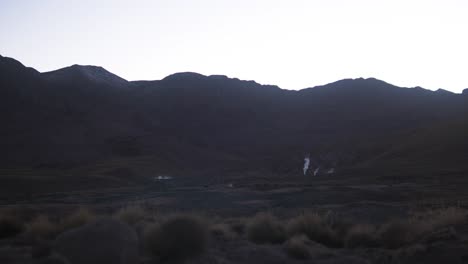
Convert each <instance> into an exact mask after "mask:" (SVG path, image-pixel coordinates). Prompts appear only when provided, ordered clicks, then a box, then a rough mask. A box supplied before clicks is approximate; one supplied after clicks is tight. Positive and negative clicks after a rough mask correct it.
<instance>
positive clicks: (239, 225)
mask: <svg viewBox="0 0 468 264" xmlns="http://www.w3.org/2000/svg"><path fill="white" fill-rule="evenodd" d="M246 222H247V219H245V218H231V219H228V220H226V223H227V224H228V225H229V226H230V227H231V229H232V231H234V232H235V233H236V234H238V235H243V234H244V233H245V229H246Z"/></svg>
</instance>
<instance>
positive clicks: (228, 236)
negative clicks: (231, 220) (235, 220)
mask: <svg viewBox="0 0 468 264" xmlns="http://www.w3.org/2000/svg"><path fill="white" fill-rule="evenodd" d="M211 234H212V235H213V236H214V237H215V238H218V239H222V240H232V239H234V238H236V236H237V234H236V233H235V232H234V231H233V230H232V229H231V226H229V225H228V224H223V223H220V224H214V225H212V226H211Z"/></svg>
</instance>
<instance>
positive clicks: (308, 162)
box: [303, 155, 310, 175]
mask: <svg viewBox="0 0 468 264" xmlns="http://www.w3.org/2000/svg"><path fill="white" fill-rule="evenodd" d="M309 164H310V157H309V156H308V155H307V156H306V157H305V158H304V168H303V170H304V175H306V173H307V170H308V169H309Z"/></svg>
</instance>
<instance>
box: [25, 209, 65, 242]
mask: <svg viewBox="0 0 468 264" xmlns="http://www.w3.org/2000/svg"><path fill="white" fill-rule="evenodd" d="M27 232H28V233H29V234H30V235H32V236H33V237H34V238H37V239H50V238H53V237H55V236H56V235H57V233H58V228H57V225H56V224H54V223H52V222H51V221H50V220H49V217H48V216H46V215H39V216H37V217H36V218H34V219H33V220H32V221H31V222H30V223H29V224H28V226H27Z"/></svg>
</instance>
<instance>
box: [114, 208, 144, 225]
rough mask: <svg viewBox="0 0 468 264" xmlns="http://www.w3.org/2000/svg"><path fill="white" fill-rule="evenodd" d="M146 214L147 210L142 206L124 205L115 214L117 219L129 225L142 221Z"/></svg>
mask: <svg viewBox="0 0 468 264" xmlns="http://www.w3.org/2000/svg"><path fill="white" fill-rule="evenodd" d="M145 216H146V212H145V210H144V209H143V208H141V207H140V206H129V207H124V208H121V209H120V210H119V211H118V212H117V213H116V214H115V217H116V218H117V219H119V220H120V221H122V222H124V223H127V224H129V225H135V224H137V223H139V222H141V221H142V220H143V219H144V218H145Z"/></svg>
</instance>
